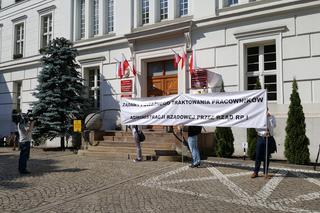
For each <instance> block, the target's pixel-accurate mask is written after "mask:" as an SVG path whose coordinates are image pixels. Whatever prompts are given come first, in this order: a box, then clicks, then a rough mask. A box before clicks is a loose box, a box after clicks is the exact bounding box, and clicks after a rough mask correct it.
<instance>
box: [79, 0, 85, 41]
mask: <svg viewBox="0 0 320 213" xmlns="http://www.w3.org/2000/svg"><path fill="white" fill-rule="evenodd" d="M85 8H86V1H85V0H80V38H84V37H85V32H86V15H85V12H86V9H85Z"/></svg>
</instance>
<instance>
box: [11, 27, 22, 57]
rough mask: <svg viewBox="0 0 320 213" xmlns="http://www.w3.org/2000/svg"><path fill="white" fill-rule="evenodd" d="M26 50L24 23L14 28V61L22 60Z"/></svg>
mask: <svg viewBox="0 0 320 213" xmlns="http://www.w3.org/2000/svg"><path fill="white" fill-rule="evenodd" d="M23 49H24V23H19V24H16V25H15V26H14V55H13V59H17V58H22V57H23Z"/></svg>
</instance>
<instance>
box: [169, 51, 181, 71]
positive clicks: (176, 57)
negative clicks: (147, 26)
mask: <svg viewBox="0 0 320 213" xmlns="http://www.w3.org/2000/svg"><path fill="white" fill-rule="evenodd" d="M171 50H172V52H173V53H174V59H173V62H174V63H173V65H174V68H175V69H177V68H178V64H179V62H180V60H181V56H180V55H179V54H178V53H176V52H175V51H174V50H173V49H171Z"/></svg>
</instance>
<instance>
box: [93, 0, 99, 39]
mask: <svg viewBox="0 0 320 213" xmlns="http://www.w3.org/2000/svg"><path fill="white" fill-rule="evenodd" d="M92 21H93V35H98V34H99V0H93V20H92Z"/></svg>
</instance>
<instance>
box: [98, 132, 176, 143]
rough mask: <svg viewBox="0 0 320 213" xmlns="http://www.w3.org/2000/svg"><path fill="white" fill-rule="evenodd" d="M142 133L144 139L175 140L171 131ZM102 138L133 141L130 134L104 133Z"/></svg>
mask: <svg viewBox="0 0 320 213" xmlns="http://www.w3.org/2000/svg"><path fill="white" fill-rule="evenodd" d="M144 135H145V137H146V141H153V140H155V141H164V142H170V141H172V140H173V141H174V140H176V138H175V137H174V135H172V134H171V133H153V132H148V133H145V132H144ZM103 140H105V141H134V139H133V136H132V134H130V135H122V136H121V135H115V136H112V135H104V136H103Z"/></svg>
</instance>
